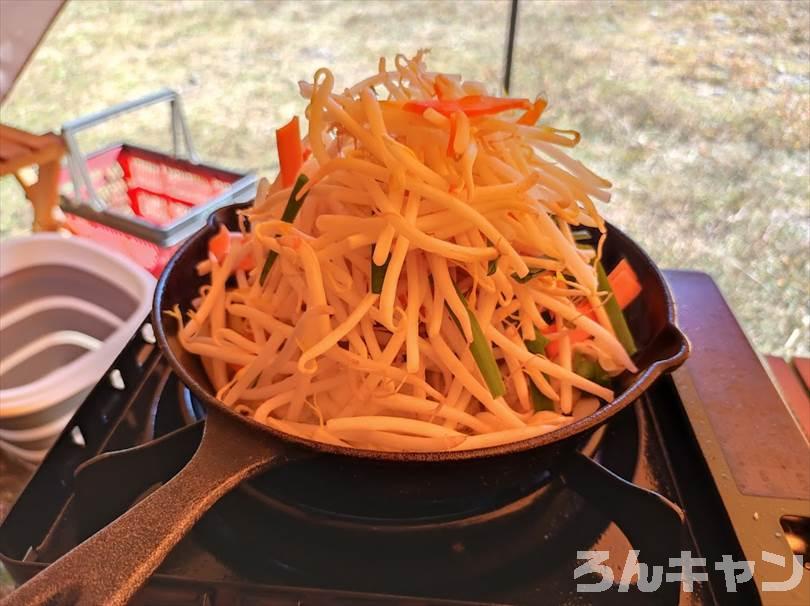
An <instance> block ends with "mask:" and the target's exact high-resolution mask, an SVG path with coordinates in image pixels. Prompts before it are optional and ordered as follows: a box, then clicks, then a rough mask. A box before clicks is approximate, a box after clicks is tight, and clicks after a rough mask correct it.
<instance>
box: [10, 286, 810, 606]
mask: <svg viewBox="0 0 810 606" xmlns="http://www.w3.org/2000/svg"><path fill="white" fill-rule="evenodd" d="M667 277H668V280H669V281H670V284H671V286H672V288H673V290H674V292H675V295H676V300H677V301H678V304H679V311H680V315H681V319H682V320H681V324H682V326H683V327H684V329H685V332H686V333H687V335H688V336H689V337H690V339H691V341H692V344H693V350H694V353H693V356H692V358H691V359H690V361H689V362H687V365H686V366H685V367H684V368H682V369H681V370H679V371H677V373H676V374H675V375H674V377H672V378H669V377H667V378H665V379H663V380H661V381H659V382H658V383H657V384H656V385H655V386H654V387H653V388H652V389H651V390H650V392H649V393H648V394H646V395H645V396H644V397H643V398H642V399H641V400H640V401H639V402H637V403H636V404H635V405H634V406H633V407H631V408H629V409H627V410H625V411H623V412H622V413H620V414H619V415H617V416H616V418H615V419H613V420H611V421H610V422H609V423H608V424H607V425H606V426H605V427H604V428H602V429H600V430H599V432H597V433H596V434H595V435H594V436H593V437H592V438H591V440H590V441H589V442H588V443H587V444H584V445H583V446H582V448H581V450H580V452H579V453H578V454H575V455H573V456H572V457H569V459H567V460H566V462H564V463H563V464H562V465H560V467H559V468H557V469H553V470H528V471H527V474H526V481H525V482H524V483H523V484H521V485H520V486H518V487H515V489H514V490H513V491H512V492H510V493H508V494H497V495H490V496H488V498H486V499H483V498H476V499H470V500H469V501H464V502H458V503H453V504H452V506H451V507H450V508H449V509H448V506H447V504H442V505H441V506H439V505H435V506H434V505H433V504H429V503H428V504H426V505H425V507H424V509H423V510H420V511H419V512H418V514H417V513H414V512H401V511H398V510H397V508H396V504H395V503H390V504H385V503H382V504H381V503H374V502H373V501H372V502H367V501H364V502H363V503H360V504H358V503H357V502H356V501H357V498H355V499H354V500H355V502H352V498H351V496H352V495H339V496H340V498H337V497H336V498H335V499H333V500H332V501H330V503H331V505H330V506H329V507H326V508H324V507H320V508H319V507H313V506H309V505H307V504H306V503H305V502H304V501H302V500H301V496H300V494H297V493H296V492H295V490H291V489H289V486H291V485H292V484H294V482H293V480H292V479H291V478H294V477H295V474H301V473H306V468H305V467H304V468H302V469H295V468H288V469H285V468H279V469H278V470H273V471H271V472H269V473H268V474H265V476H262V477H261V478H259V479H257V480H253V481H251V482H248V483H246V484H245V485H243V486H241V487H239V488H238V489H236V490H235V491H233V492H232V493H231V494H229V495H227V496H226V497H224V498H223V499H222V500H221V501H220V502H219V503H218V504H217V505H216V506H215V507H214V508H213V509H212V510H211V511H210V512H209V513H208V514H207V515H206V516H204V518H203V519H202V520H201V521H200V522H199V523H198V524H197V525H196V526H195V528H194V529H193V531H192V532H191V534H189V535H188V536H187V537H185V538H184V539H183V540H182V541H181V543H180V544H179V545H178V546H177V548H175V550H174V551H173V552H172V553H171V554H170V556H169V557H168V558H167V560H166V561H165V562H164V564H163V565H162V566H161V567H160V568H159V570H158V574H157V575H155V577H154V578H153V579H152V580H151V581H150V583H149V585H147V587H145V588H144V589H143V590H142V591H141V592H140V593H139V594H138V596H137V597H136V599H135V602H136V603H143V604H156V603H160V604H208V605H222V604H266V603H273V604H286V603H290V604H307V603H311V604H315V603H317V604H350V603H357V604H361V603H381V602H384V601H386V600H388V601H391V602H394V603H400V604H411V603H414V604H415V603H436V602H439V601H441V600H448V601H457V602H477V603H508V604H535V603H549V604H614V603H622V604H635V603H638V604H650V603H660V604H725V603H728V598H729V595H730V594H728V592H727V575H726V573H725V572H724V571H723V570H722V568H720V569H718V568H716V567H715V564H716V563H718V562H723V561H724V560H723V557H724V556H726V557H730V558H731V559H733V560H735V561H742V560H751V561H754V562H755V564H754V575H753V580H751V581H747V582H741V583H738V584H737V585H736V592H735V595H734V596H733V597H734V603H751V604H760V603H762V604H769V603H772V604H791V603H795V604H805V603H808V598H810V578H808V577H810V575H808V574H806V571H804V570H802V576H801V577H800V579H801V580H800V582H799V583H798V584H797V586H796V587H795V588H793V589H791V590H790V591H780V592H776V591H770V592H767V591H763V585H762V584H763V583H768V582H771V583H772V582H774V581H782V580H784V579H787V578H788V577H789V576H790V572H791V570H790V563H791V561H792V556H793V552H796V553H798V554H801V553H806V549H807V544H808V542H810V537H809V536H808V525H809V524H808V522H807V520H810V479H808V472H807V470H806V469H804V468H803V466H802V464H801V458H802V456H804V457H805V460H808V462H810V450H808V448H807V443H806V441H805V440H804V439H803V436H802V435H801V433H799V432H798V429H797V428H796V426H795V422H793V424H792V425H791V422H792V421H793V419H792V417H790V414H789V413H788V412H787V409H785V407H784V406H782V405H781V401H780V400H779V399H778V396H777V395H776V392H775V391H774V392H773V394H769V393H768V387H769V386H770V383H769V382H768V381H767V375H765V374H764V370H763V369H762V366H761V364H759V362H758V360H757V359H756V357H755V354H754V353H753V351H752V350H751V349H750V346H749V345H748V343H747V341H746V340H745V337H744V335H743V334H742V332H740V330H739V326H738V325H737V324H736V322H735V321H734V319H733V316H732V315H731V313H730V311H728V308H727V307H726V306H725V303H724V302H723V301H722V298H721V297H720V295H719V292H717V290H716V287H714V285H713V283H712V282H711V280H710V279H709V278H708V277H707V276H705V275H703V274H694V273H689V272H670V273H669V274H668V276H667ZM710 328H711V332H709V329H710ZM729 352H734V354H735V355H734V359H735V360H736V362H735V363H734V364H732V365H731V366H724V365H727V364H728V360H729V358H730V356H729V355H728V353H729ZM749 353H750V356H749ZM114 368H115V369H116V370H117V371H118V372H119V373H120V376H121V378H122V379H123V385H124V387H123V389H116V387H115V386H114V385H113V382H110V381H102V382H101V383H100V384H99V385H98V387H97V388H96V389H95V390H94V391H93V392H92V394H91V395H90V396H89V397H88V399H87V401H86V402H85V403H84V404H83V405H82V407H81V408H80V410H79V411H78V412H77V414H76V416H75V417H74V419H73V420H72V421H71V423H70V424H69V425H68V428H67V429H66V430H65V432H64V433H63V435H62V436H61V437H60V439H59V440H58V442H57V444H56V445H55V446H54V448H53V449H52V451H51V452H50V453H49V455H48V457H47V458H46V460H45V461H44V462H43V464H42V465H41V467H40V468H39V469H38V470H37V472H36V474H35V475H34V477H33V478H32V479H31V481H30V482H29V484H28V486H27V487H26V488H25V490H24V491H23V492H22V494H21V495H20V497H19V499H18V501H17V503H16V504H15V505H14V507H13V508H12V509H11V510H10V512H9V514H8V516H7V518H6V520H5V521H4V522H3V524H2V526H0V560H2V561H3V562H4V564H5V565H6V567H7V568H8V569H9V571H10V572H11V574H12V576H13V577H14V579H15V580H17V581H18V582H22V581H24V580H25V579H27V578H29V577H30V576H32V575H33V574H35V573H36V572H37V571H38V570H39V569H41V568H42V567H44V565H46V564H47V563H49V562H52V561H54V560H55V559H57V558H58V557H59V556H61V555H62V554H64V553H65V552H67V551H68V550H70V549H71V548H72V547H73V546H75V545H76V544H78V543H79V542H81V541H82V540H83V539H84V538H87V537H88V536H90V535H92V534H93V533H94V532H95V531H97V530H98V529H99V528H101V527H103V526H104V525H106V524H107V523H108V522H110V521H112V520H113V519H115V518H116V517H118V516H119V515H120V514H121V513H123V512H124V511H126V510H127V508H128V507H130V506H131V505H132V504H133V503H135V502H137V501H138V500H139V499H142V498H144V496H146V495H147V494H149V492H151V491H152V490H154V488H155V487H157V486H159V485H160V484H161V483H162V482H165V481H166V480H168V479H169V478H170V477H172V475H174V473H176V472H177V470H178V469H180V468H181V467H182V466H183V465H184V464H185V462H186V461H187V460H188V459H189V458H190V456H191V455H192V453H193V451H194V449H195V448H196V445H197V444H198V443H199V439H200V436H201V423H202V422H201V421H198V419H199V418H201V417H202V410H201V408H200V407H199V406H198V405H197V404H196V403H195V402H194V400H193V399H192V398H191V397H190V396H189V394H188V391H187V390H186V389H185V388H184V387H183V386H182V385H181V384H180V383H179V382H178V381H177V379H176V378H175V377H174V375H173V374H172V373H171V371H170V370H169V368H168V365H167V364H166V362H165V360H164V359H163V358H162V356H161V355H160V352H159V351H158V350H157V348H156V347H155V346H154V345H152V344H150V343H148V342H147V341H145V340H144V338H143V336H142V335H136V337H135V338H133V340H132V342H131V343H130V344H129V345H128V347H127V348H126V349H125V351H124V352H122V354H121V356H120V357H119V358H118V360H116V362H115V364H114ZM757 373H759V374H757ZM116 383H117V382H116ZM118 387H120V384H118ZM770 387H771V390H773V388H772V386H770ZM730 402H733V404H730ZM754 403H755V404H756V406H758V407H759V409H760V410H761V411H762V414H763V416H764V415H765V414H766V413H767V416H764V419H765V420H763V421H760V422H758V423H756V424H754V423H748V424H743V425H744V427H743V429H735V427H736V426H737V425H739V424H740V422H739V418H740V416H741V415H749V414H750V410H752V409H753V408H751V407H749V406H754ZM741 410H742V412H741ZM751 427H753V429H750V428H751ZM752 432H753V433H752ZM756 432H759V433H761V434H762V435H765V436H766V437H768V438H769V439H768V440H767V441H765V444H764V445H762V444H760V442H763V441H762V440H757V439H756V435H755V433H756ZM776 436H778V439H775V437H776ZM763 449H764V450H763ZM797 459H798V460H797ZM291 483H292V484H291ZM278 487H285V488H283V489H279V488H278ZM346 496H348V497H349V498H348V499H347V498H345V497H346ZM361 505H362V506H361ZM802 545H804V547H802ZM791 549H792V551H791ZM802 549H804V550H805V552H802V551H801V550H802ZM633 550H637V552H638V553H637V560H638V561H639V562H641V564H642V568H643V565H645V564H648V565H650V566H651V567H652V570H655V566H660V567H661V569H662V570H661V573H662V576H661V582H660V584H659V585H660V587H659V588H658V589H657V590H656V591H652V592H650V591H649V589H650V588H651V586H653V587H654V586H655V585H656V583H655V574H653V577H652V579H653V581H652V583H651V584H650V585H647V584H645V582H644V581H643V580H642V581H641V582H638V580H637V579H636V578H632V579H631V576H630V575H629V574H628V572H629V571H626V570H625V569H626V568H627V567H628V564H632V562H633V561H634V560H633ZM765 551H768V552H769V553H772V554H775V556H776V557H779V556H781V557H783V558H784V560H783V561H784V562H785V566H784V567H782V570H781V571H780V569H779V567H778V566H776V565H775V564H773V563H772V562H768V561H765V562H763V553H764V552H765ZM683 552H689V553H688V554H684V553H683ZM690 557H691V558H692V560H691V561H692V563H693V564H695V565H696V567H695V569H694V571H693V572H695V573H696V576H694V577H693V578H691V577H690V576H689V575H688V574H679V572H681V571H682V570H683V568H681V569H679V568H678V567H677V566H676V563H675V562H673V561H672V560H670V558H680V559H681V563H687V564H688V562H686V560H689V558H690ZM628 558H630V559H628ZM694 558H704V559H705V565H703V566H700V563H701V562H700V561H697V560H695V559H694ZM805 559H806V556H805ZM702 573H706V577H705V578H703V577H702V576H701V575H702ZM732 576H733V575H732ZM690 578H691V580H690ZM741 578H742V577H741ZM668 579H669V580H668Z"/></svg>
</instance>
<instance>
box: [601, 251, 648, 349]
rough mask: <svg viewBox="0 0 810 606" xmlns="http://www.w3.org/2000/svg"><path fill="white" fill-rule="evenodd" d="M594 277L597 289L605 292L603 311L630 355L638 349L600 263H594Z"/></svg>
mask: <svg viewBox="0 0 810 606" xmlns="http://www.w3.org/2000/svg"><path fill="white" fill-rule="evenodd" d="M596 279H597V283H598V286H599V290H601V291H604V292H607V293H608V298H607V301H605V313H607V316H608V319H609V320H610V324H611V326H613V331H614V332H615V333H616V338H617V339H618V340H619V343H621V344H622V346H624V349H625V350H626V351H627V353H628V354H630V355H631V356H632V355H633V354H634V353H636V352H637V351H638V349H637V348H636V342H635V341H634V340H633V335H632V334H631V333H630V328H629V327H628V326H627V320H625V318H624V314H623V313H622V309H621V307H619V304H618V303H617V302H616V297H614V296H613V289H612V288H611V287H610V282H609V281H608V277H607V273H606V272H605V268H604V267H602V264H601V263H597V264H596Z"/></svg>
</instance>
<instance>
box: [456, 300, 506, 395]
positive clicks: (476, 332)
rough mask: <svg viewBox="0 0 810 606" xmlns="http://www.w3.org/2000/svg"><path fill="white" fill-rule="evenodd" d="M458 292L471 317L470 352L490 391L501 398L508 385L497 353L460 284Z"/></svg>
mask: <svg viewBox="0 0 810 606" xmlns="http://www.w3.org/2000/svg"><path fill="white" fill-rule="evenodd" d="M456 292H457V293H458V296H459V298H460V299H461V302H462V303H463V304H464V309H466V310H467V316H469V318H470V328H471V329H472V337H473V340H472V343H470V352H471V353H472V356H473V360H475V363H476V365H477V366H478V370H480V371H481V376H482V377H484V382H485V383H486V384H487V387H488V388H489V393H491V394H492V397H493V398H500V397H501V396H502V395H503V394H505V393H506V385H504V384H503V377H501V369H500V368H498V361H497V360H496V359H495V354H494V353H492V348H491V347H490V346H489V341H488V340H487V338H486V337H485V336H484V331H483V330H481V325H480V324H479V323H478V318H476V317H475V314H473V312H471V311H470V307H469V305H467V299H466V297H465V296H464V295H463V294H461V291H460V290H459V289H458V286H456ZM445 305H446V303H445ZM447 309H448V311H449V312H450V317H451V318H453V321H454V322H455V323H456V326H458V329H459V330H461V323H460V322H459V321H458V318H457V317H456V315H455V314H454V313H453V310H452V309H450V308H449V307H448V308H447Z"/></svg>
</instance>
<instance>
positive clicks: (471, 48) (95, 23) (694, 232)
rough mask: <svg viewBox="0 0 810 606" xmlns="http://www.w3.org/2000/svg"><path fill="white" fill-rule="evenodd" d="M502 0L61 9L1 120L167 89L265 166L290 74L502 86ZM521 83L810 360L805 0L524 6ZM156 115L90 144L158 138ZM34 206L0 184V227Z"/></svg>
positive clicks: (196, 129) (627, 219)
mask: <svg viewBox="0 0 810 606" xmlns="http://www.w3.org/2000/svg"><path fill="white" fill-rule="evenodd" d="M508 8H509V3H508V2H503V1H482V2H461V1H439V0H435V1H432V2H427V1H425V2H411V1H399V2H395V1H393V0H391V1H373V0H368V1H355V2H305V1H298V2H269V1H266V2H215V1H170V2H147V1H145V0H140V1H135V2H124V1H113V2H108V1H91V0H81V1H80V0H73V1H71V2H69V3H68V4H67V6H66V7H65V9H64V10H63V11H62V13H61V15H60V16H59V18H58V20H57V22H56V23H55V25H54V27H53V28H52V30H51V32H50V33H49V35H48V36H47V38H46V40H45V41H44V43H43V45H42V46H41V48H40V49H39V52H38V54H37V55H36V57H35V59H34V60H33V61H32V62H31V64H30V65H29V67H28V68H27V70H26V71H25V73H24V74H23V76H22V77H21V79H20V81H19V82H18V84H17V86H16V88H15V90H14V91H13V92H12V94H11V95H10V97H9V98H8V99H7V100H6V102H5V103H4V105H3V106H2V108H0V113H1V114H2V120H3V122H7V123H11V124H14V125H17V126H20V127H23V128H27V129H30V130H34V131H42V130H46V129H56V128H58V127H59V125H60V124H61V123H62V122H64V121H66V120H68V119H70V118H73V117H76V116H79V115H82V114H85V113H87V112H89V111H92V110H96V109H100V108H103V107H106V106H109V105H111V104H113V103H116V102H118V101H121V100H123V99H128V98H133V97H135V96H138V95H140V94H143V93H145V92H148V91H151V90H153V89H156V88H158V87H160V86H171V87H173V88H176V89H179V90H181V91H182V93H183V94H184V99H185V101H186V110H187V114H188V116H189V118H190V123H191V130H192V133H193V135H194V139H195V141H196V143H197V146H198V148H199V150H200V152H201V153H202V155H203V157H204V158H208V159H212V160H216V161H217V162H218V163H220V164H224V165H233V166H244V167H252V168H257V169H259V170H260V171H262V172H270V171H272V170H273V168H274V165H275V153H274V145H275V143H274V140H273V128H274V126H275V125H277V124H278V123H280V122H281V121H282V120H285V119H287V118H288V117H289V116H290V115H291V114H293V113H294V112H298V113H300V112H302V110H303V108H304V104H303V102H302V101H301V100H300V99H299V98H298V96H297V92H296V85H295V83H296V81H297V80H299V79H306V78H311V76H312V74H313V72H314V71H315V69H316V68H317V67H320V66H321V65H330V66H332V67H333V69H334V71H335V73H336V74H338V75H339V76H342V77H343V81H344V82H350V81H353V80H355V79H356V78H357V77H359V76H361V75H365V74H367V73H369V72H370V71H372V70H373V69H374V68H375V66H376V58H377V57H378V56H380V55H386V56H388V57H393V55H394V54H395V53H396V52H406V53H412V52H413V51H415V50H416V49H417V48H419V47H430V48H432V49H433V53H432V55H431V64H432V65H433V66H435V67H436V68H439V69H449V70H453V71H459V72H462V73H464V74H465V75H466V76H467V77H474V78H476V79H480V80H484V81H487V82H489V83H492V84H493V85H495V84H497V83H498V82H499V79H500V74H501V71H502V63H503V49H504V38H505V33H506V23H507V13H508ZM520 11H521V12H520V21H519V26H518V43H517V50H516V58H515V69H514V76H513V91H512V92H513V93H515V94H518V95H523V96H534V95H535V94H536V93H537V92H543V93H545V94H546V95H547V96H548V98H549V99H550V101H551V105H550V108H549V110H548V114H547V116H548V119H549V120H550V121H551V122H552V123H554V124H556V125H559V126H561V127H565V128H575V129H577V130H579V131H581V132H582V133H583V135H584V141H583V143H582V144H581V145H580V149H579V150H578V152H577V153H578V157H579V158H580V159H582V160H584V161H586V162H588V163H589V164H591V165H592V166H593V167H594V168H595V169H596V170H597V171H598V172H600V173H601V174H603V175H604V176H606V177H608V178H609V179H610V180H612V181H613V183H615V193H614V198H613V202H612V203H611V204H610V205H609V206H607V207H604V208H603V211H604V213H605V214H606V215H607V216H608V217H609V219H610V220H611V221H613V222H615V223H617V224H618V225H620V226H621V227H623V228H625V229H626V230H627V231H628V232H629V233H630V234H631V235H632V236H634V237H635V238H636V239H637V240H638V241H639V242H640V243H641V244H642V245H643V246H644V247H645V248H646V249H647V250H648V251H649V252H650V253H651V254H652V256H653V257H654V258H655V259H656V260H657V261H658V262H659V263H660V264H661V265H663V266H666V267H689V268H695V269H700V270H704V271H707V272H709V273H710V274H712V275H713V276H714V277H715V278H716V279H717V281H718V282H719V284H720V286H721V288H722V289H723V291H724V292H725V293H726V295H727V297H728V298H729V300H730V302H731V305H732V307H733V308H734V310H735V311H736V312H737V314H738V316H739V317H740V318H741V320H742V322H743V324H744V325H745V327H746V328H747V330H748V332H749V334H750V335H751V336H752V338H753V340H754V342H755V344H756V345H757V346H758V347H759V348H760V349H763V350H766V351H769V352H776V353H783V354H797V353H798V354H801V353H804V354H807V353H808V352H809V351H810V254H809V253H808V250H809V249H810V4H809V3H807V2H805V1H801V2H777V1H770V2H769V1H764V0H761V1H759V2H679V3H664V2H642V1H632V2H616V3H612V2H605V1H598V0H594V1H592V2H576V1H562V2H557V1H548V2H529V1H526V0H524V1H523V2H521V8H520ZM165 120H166V117H165V116H164V115H160V114H159V113H157V111H155V112H152V113H148V114H144V116H142V117H137V116H134V115H133V116H132V117H128V118H127V119H125V120H121V121H119V122H118V123H116V124H114V125H113V126H110V127H107V128H106V129H105V130H103V131H99V132H97V133H93V134H90V135H89V136H88V137H86V138H85V141H84V142H85V144H86V146H87V149H90V148H92V147H93V146H95V145H98V144H100V143H101V142H102V141H103V140H105V139H106V140H110V139H113V138H115V139H117V138H127V139H132V140H135V141H145V142H148V143H152V144H157V143H160V142H161V139H163V141H164V142H165V140H166V134H167V132H168V131H167V127H166V121H165ZM29 220H30V219H29V215H28V209H27V206H26V204H25V203H24V200H23V199H22V196H21V194H20V192H19V191H18V189H17V188H16V184H15V183H14V182H13V180H9V179H4V180H3V181H2V182H0V234H1V235H2V236H8V235H11V234H15V233H20V232H23V231H25V230H26V229H27V226H28V223H29Z"/></svg>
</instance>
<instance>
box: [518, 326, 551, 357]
mask: <svg viewBox="0 0 810 606" xmlns="http://www.w3.org/2000/svg"><path fill="white" fill-rule="evenodd" d="M523 343H525V344H526V349H528V350H529V351H530V352H531V353H533V354H535V355H537V354H545V353H546V345H548V344H549V343H551V340H550V339H547V338H546V337H544V336H543V335H541V334H540V331H538V330H535V331H534V341H529V340H526V341H523Z"/></svg>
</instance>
